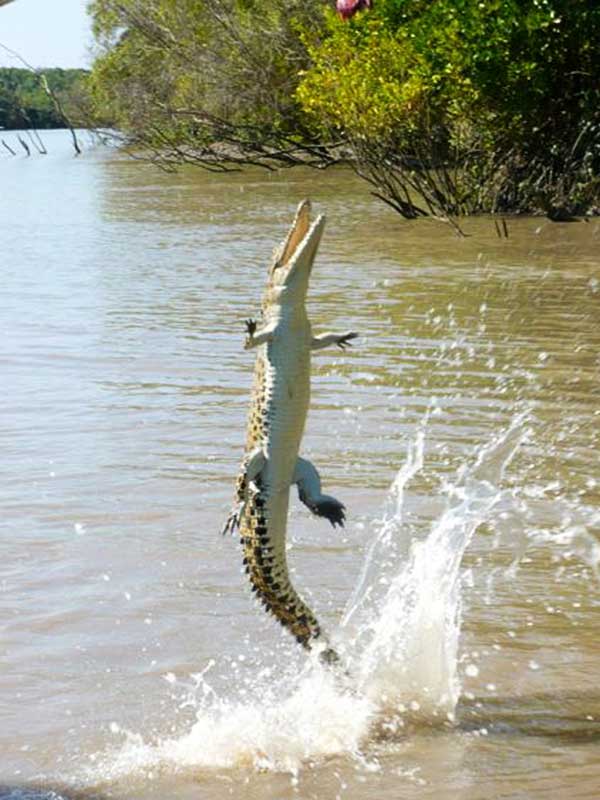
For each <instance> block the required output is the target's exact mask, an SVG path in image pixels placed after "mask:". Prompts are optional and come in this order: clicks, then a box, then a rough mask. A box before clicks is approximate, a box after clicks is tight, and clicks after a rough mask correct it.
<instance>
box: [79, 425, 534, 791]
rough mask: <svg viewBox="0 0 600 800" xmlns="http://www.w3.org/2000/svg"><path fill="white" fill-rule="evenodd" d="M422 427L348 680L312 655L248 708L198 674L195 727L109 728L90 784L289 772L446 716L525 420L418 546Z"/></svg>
mask: <svg viewBox="0 0 600 800" xmlns="http://www.w3.org/2000/svg"><path fill="white" fill-rule="evenodd" d="M427 419H428V418H427V417H426V418H425V420H424V422H423V425H422V426H421V429H420V430H419V431H418V433H417V435H416V437H415V440H414V442H412V443H411V445H410V447H409V449H408V454H407V458H406V461H405V463H404V465H403V466H402V468H401V469H400V470H399V472H398V474H397V476H396V478H395V480H394V483H393V485H392V488H391V492H390V499H389V508H388V510H387V512H386V515H385V517H384V518H383V520H382V521H381V523H380V524H379V531H378V533H377V535H376V536H375V538H374V540H373V543H372V545H371V547H370V548H369V551H368V553H367V557H366V561H365V566H364V569H363V573H362V576H361V578H360V580H359V581H358V584H357V588H356V590H355V592H354V594H353V596H352V598H351V600H350V602H349V604H348V609H347V611H346V613H345V615H344V618H343V620H342V624H341V626H340V629H339V631H338V635H337V639H338V640H339V642H336V646H337V645H339V647H340V650H341V652H342V653H343V655H344V657H345V659H346V662H347V664H348V673H347V674H346V675H344V676H340V675H339V674H338V675H336V674H334V673H333V672H332V671H330V670H329V669H327V668H324V667H322V666H321V665H320V663H319V660H318V658H316V657H315V658H314V659H309V660H308V662H307V664H306V667H305V669H304V671H303V672H302V673H301V674H300V675H297V674H294V673H293V672H292V671H291V669H290V670H289V671H288V673H286V672H285V668H279V667H278V676H279V677H278V680H277V682H276V684H275V685H274V684H273V679H272V677H271V676H269V677H268V678H267V677H265V676H263V677H262V678H261V677H254V678H253V679H252V680H251V682H252V685H251V686H248V687H246V688H247V689H248V691H247V693H246V698H247V697H252V698H253V700H248V699H244V700H243V701H238V702H234V701H232V700H231V698H227V697H222V696H219V694H218V693H217V692H216V691H215V690H213V689H212V687H211V686H210V684H209V682H208V676H207V674H206V671H205V672H204V673H202V674H200V675H198V676H196V686H195V691H194V692H193V699H192V701H191V702H193V704H194V707H195V709H196V722H195V723H194V724H193V726H192V727H191V729H190V730H189V731H188V732H187V733H185V734H184V735H182V736H178V737H175V738H167V739H160V740H157V741H155V742H148V741H146V740H145V739H144V738H143V737H142V736H140V735H138V734H132V733H130V732H126V731H122V730H120V729H118V727H117V726H114V730H113V733H115V734H117V735H119V736H120V737H122V738H121V744H120V746H119V747H118V749H117V750H116V752H112V753H109V754H104V755H102V756H101V757H100V758H98V759H97V760H96V763H95V765H94V768H93V770H92V773H93V778H94V780H95V781H98V779H100V780H102V781H114V780H118V779H119V778H122V777H125V776H130V775H132V774H136V773H138V774H141V775H143V776H145V777H148V776H149V775H153V774H155V773H156V772H157V771H165V770H167V771H177V770H185V769H190V768H202V767H204V768H215V767H235V766H237V767H239V766H250V767H253V768H256V769H267V770H282V771H287V772H290V773H292V774H294V773H296V772H297V771H298V770H299V769H300V767H301V766H302V764H303V763H306V761H308V760H319V759H321V758H324V757H327V756H330V755H334V754H342V753H343V754H346V755H357V756H358V754H359V753H360V752H361V748H362V747H363V746H364V743H365V742H366V741H368V739H369V735H370V731H372V730H373V727H374V724H375V723H381V720H382V719H384V718H386V717H388V718H389V717H393V715H397V714H398V713H400V714H403V713H409V714H415V713H417V714H418V715H421V716H422V715H425V716H426V717H427V718H428V719H431V718H433V719H440V717H441V718H442V719H444V720H446V719H447V718H448V717H449V718H452V715H453V712H454V709H455V706H456V703H457V700H458V696H459V690H460V686H459V681H458V676H457V650H458V640H459V633H460V622H461V578H460V564H461V559H462V556H463V554H464V551H465V549H466V548H467V546H468V544H469V542H470V540H471V538H472V536H473V534H474V532H475V530H476V529H477V527H478V526H479V525H480V524H481V523H482V522H484V521H485V520H487V519H488V518H489V516H490V515H491V514H492V512H493V510H494V508H495V507H496V506H497V504H498V503H499V502H500V500H501V499H502V498H503V496H504V491H503V490H502V488H500V484H501V482H502V477H503V473H504V470H505V469H506V466H507V465H508V463H509V462H510V460H511V459H512V458H513V456H514V454H515V453H516V451H517V449H518V448H519V445H520V444H521V442H522V441H523V438H524V436H525V422H526V420H525V417H524V416H520V417H518V418H516V419H515V420H514V422H513V423H512V424H511V425H510V426H509V427H508V428H507V429H506V430H505V431H504V432H502V433H501V434H499V435H498V436H497V437H496V438H495V439H494V440H493V441H491V442H490V443H489V444H488V445H487V446H486V447H484V448H483V449H482V450H481V452H480V454H479V456H478V457H477V459H476V461H475V463H474V465H472V466H471V467H465V468H462V469H461V470H460V472H459V474H458V475H457V476H456V478H455V479H454V481H451V482H447V483H446V484H445V486H444V487H443V494H444V497H445V507H444V509H443V511H442V512H441V513H440V514H439V516H438V517H437V519H435V520H434V522H433V523H432V526H431V529H430V532H429V534H428V535H427V536H426V537H425V538H418V537H417V536H416V535H415V532H414V530H413V527H412V525H411V523H410V521H409V520H407V519H406V514H405V494H406V488H407V486H408V484H409V483H410V482H411V481H412V480H413V479H414V478H415V477H416V476H417V475H418V474H419V472H420V471H422V470H423V464H424V453H425V441H426V435H425V434H426V427H427ZM189 703H190V700H189V699H188V701H187V704H188V705H189ZM88 777H91V776H88Z"/></svg>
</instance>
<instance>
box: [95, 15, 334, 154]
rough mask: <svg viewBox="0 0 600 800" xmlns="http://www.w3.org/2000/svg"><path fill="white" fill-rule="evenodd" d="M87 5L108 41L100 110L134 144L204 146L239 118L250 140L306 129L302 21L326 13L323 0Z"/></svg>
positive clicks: (241, 132)
mask: <svg viewBox="0 0 600 800" xmlns="http://www.w3.org/2000/svg"><path fill="white" fill-rule="evenodd" d="M89 10H90V12H91V14H92V17H93V21H94V32H95V35H96V37H97V39H98V41H99V43H100V45H101V46H102V49H103V52H102V54H101V55H100V57H99V58H98V59H97V60H96V62H95V65H94V69H93V74H92V80H91V91H92V97H93V99H94V102H95V105H96V108H97V109H100V110H104V111H106V110H107V109H108V110H109V113H110V116H112V118H113V119H114V122H115V123H116V125H117V126H118V127H119V128H120V129H121V130H122V131H124V132H126V133H127V134H129V135H130V136H132V137H133V138H135V139H136V140H137V141H138V142H140V143H142V144H144V145H147V146H149V147H155V148H159V147H161V146H165V145H166V144H169V145H170V146H171V147H195V148H198V147H202V146H205V145H208V144H209V143H210V142H214V141H215V138H216V137H217V136H218V137H221V138H224V137H226V133H227V131H229V132H231V131H232V127H233V126H235V127H236V130H235V138H236V141H238V142H241V143H242V144H247V145H248V146H249V147H250V146H251V145H252V142H253V141H255V140H256V138H257V135H261V136H265V135H272V134H273V132H275V133H277V132H280V133H284V134H286V135H289V136H295V135H296V134H298V133H299V132H302V130H303V127H304V126H303V121H302V114H301V113H300V110H299V105H298V102H297V100H296V99H295V89H296V86H297V84H298V80H299V77H298V75H299V72H300V71H301V69H303V68H305V67H307V66H308V60H307V54H306V50H305V48H304V46H303V44H302V43H301V41H300V37H299V35H298V33H297V28H298V27H299V26H302V27H306V26H308V25H310V24H311V17H312V18H319V17H320V11H321V9H320V4H319V2H318V0H308V2H307V1H306V0H290V2H287V1H285V0H269V2H267V3H264V4H259V3H258V2H256V0H178V2H175V0H120V2H119V3H116V2H113V1H112V0H94V1H93V2H91V3H90V5H89ZM257 132H258V133H257Z"/></svg>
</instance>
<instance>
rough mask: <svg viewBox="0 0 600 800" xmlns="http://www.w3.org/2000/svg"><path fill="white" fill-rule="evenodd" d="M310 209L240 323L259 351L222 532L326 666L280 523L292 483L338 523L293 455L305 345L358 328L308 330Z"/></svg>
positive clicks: (317, 482)
mask: <svg viewBox="0 0 600 800" xmlns="http://www.w3.org/2000/svg"><path fill="white" fill-rule="evenodd" d="M310 212H311V206H310V202H309V201H308V200H304V201H303V202H302V203H300V205H299V206H298V209H297V211H296V215H295V217H294V221H293V223H292V225H291V227H290V229H289V232H288V234H287V236H286V238H285V239H284V241H283V242H282V244H281V245H280V246H279V248H277V249H276V250H275V253H274V256H273V260H272V263H271V265H270V267H269V272H268V281H267V288H266V292H265V294H264V297H263V302H262V311H261V318H260V321H259V323H257V322H256V321H255V320H253V319H248V320H246V338H245V343H244V347H245V349H246V350H249V349H252V348H258V350H257V356H256V364H255V369H254V384H253V389H252V399H251V404H250V411H249V415H248V428H247V437H246V447H245V451H244V457H243V460H242V465H241V469H240V472H239V475H238V479H237V483H236V495H235V500H234V506H233V510H232V512H231V514H230V515H229V517H228V518H227V521H226V523H225V525H224V528H223V531H222V532H223V533H224V534H225V533H227V532H231V533H234V532H235V530H236V529H238V530H239V534H240V541H241V544H242V547H243V552H244V558H243V564H244V567H245V570H246V573H247V574H248V577H249V579H250V584H251V588H252V591H253V592H255V593H256V595H257V597H258V599H259V601H260V602H261V604H262V605H263V606H264V608H265V609H266V610H267V611H268V612H270V613H272V614H273V615H274V616H275V617H276V619H277V620H279V622H280V623H281V624H282V625H283V627H284V628H286V629H287V630H288V631H290V632H291V633H292V635H293V636H295V638H296V640H297V641H298V642H299V643H300V644H301V645H302V646H303V647H304V648H306V649H307V650H312V649H313V648H314V649H316V650H318V651H319V655H320V658H321V660H323V661H325V662H328V663H331V662H335V661H337V660H338V656H337V654H336V652H335V651H334V650H333V648H332V647H331V646H330V645H329V642H328V640H327V637H326V636H325V635H324V634H323V631H322V628H321V626H320V624H319V622H318V621H317V618H316V617H315V615H314V613H313V612H312V611H311V609H310V608H309V607H308V605H307V604H306V603H305V602H304V600H302V598H301V597H300V596H299V595H298V593H297V592H296V590H295V589H294V587H293V585H292V582H291V580H290V577H289V573H288V568H287V561H286V526H287V516H288V505H289V494H290V488H291V486H292V485H295V486H296V487H297V490H298V496H299V498H300V500H301V502H302V503H304V505H306V506H307V507H308V508H309V509H310V511H311V512H312V513H313V514H315V515H316V516H319V517H324V518H325V519H327V520H329V522H330V523H331V524H332V525H333V527H334V528H335V526H336V525H339V526H340V527H343V525H344V520H345V506H344V505H342V503H340V501H339V500H336V499H335V498H334V497H331V496H330V495H326V494H322V492H321V479H320V476H319V473H318V471H317V469H316V468H315V466H314V465H313V464H312V463H311V462H310V461H308V460H307V459H305V458H302V457H300V456H299V454H298V453H299V448H300V442H301V440H302V434H303V432H304V426H305V422H306V415H307V412H308V406H309V401H310V355H311V351H312V350H320V349H321V348H323V347H327V346H328V345H332V344H335V345H337V346H338V347H340V348H342V349H344V348H345V347H346V346H349V345H350V342H351V340H352V339H355V338H356V336H357V335H358V334H357V333H355V332H354V331H346V332H344V333H324V334H321V335H320V336H313V335H312V331H311V324H310V321H309V319H308V316H307V313H306V307H305V300H306V294H307V290H308V284H309V279H310V274H311V270H312V265H313V261H314V259H315V255H316V253H317V249H318V246H319V242H320V240H321V236H322V234H323V229H324V226H325V217H324V216H323V215H321V216H319V217H317V219H315V220H314V222H311V218H310ZM317 643H318V646H317Z"/></svg>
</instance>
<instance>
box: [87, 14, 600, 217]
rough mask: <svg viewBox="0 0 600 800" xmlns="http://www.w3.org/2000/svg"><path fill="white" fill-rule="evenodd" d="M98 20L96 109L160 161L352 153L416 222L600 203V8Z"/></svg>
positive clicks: (322, 160)
mask: <svg viewBox="0 0 600 800" xmlns="http://www.w3.org/2000/svg"><path fill="white" fill-rule="evenodd" d="M89 9H90V11H91V14H92V17H93V23H94V32H95V35H96V38H97V41H98V43H99V46H100V50H101V54H100V55H99V57H98V59H97V60H96V63H95V65H94V69H93V73H92V76H91V80H90V87H91V94H92V98H93V101H94V104H95V107H96V109H97V111H98V113H101V114H102V115H103V116H104V117H105V118H107V119H108V120H109V121H112V122H113V123H114V124H115V125H116V126H117V127H119V128H120V129H121V130H122V131H123V132H125V133H126V134H127V135H128V137H129V138H130V140H134V141H135V142H136V143H137V144H139V145H140V146H141V147H142V148H147V149H149V150H150V151H151V152H152V155H153V157H154V158H158V159H159V160H162V161H163V163H164V162H170V163H181V162H185V161H192V162H194V163H200V164H204V165H207V164H208V165H211V166H214V165H216V164H219V163H222V162H231V161H232V160H234V161H235V160H237V161H238V162H239V163H257V162H260V163H263V164H264V163H265V161H266V160H268V159H269V158H273V157H274V154H275V153H276V154H277V158H279V159H283V160H284V159H285V158H286V155H285V154H286V153H289V152H291V151H292V150H295V151H300V152H301V153H302V154H303V155H302V157H304V158H307V157H308V158H309V159H312V160H313V161H314V162H316V163H318V164H321V165H322V164H326V163H331V162H332V161H333V160H335V159H346V160H348V161H349V163H350V164H351V165H352V166H353V167H354V168H355V169H356V171H357V172H358V173H359V174H360V175H362V176H363V177H364V178H366V180H368V181H369V182H370V183H371V184H372V185H373V186H374V190H375V193H376V194H377V195H378V196H380V197H381V198H382V199H384V200H385V201H386V202H389V203H391V204H392V205H393V206H394V207H395V208H396V209H397V210H398V211H400V213H402V214H405V215H406V216H415V215H417V214H421V213H431V214H438V215H445V216H451V215H458V214H463V213H472V212H476V211H497V210H519V211H535V210H538V211H539V210H543V211H545V212H546V213H548V214H549V215H551V216H552V215H553V214H554V215H555V216H560V214H566V215H568V214H570V213H581V212H582V211H585V210H586V209H589V208H590V207H593V206H594V205H595V204H596V205H599V204H600V201H599V199H598V191H599V181H598V174H599V172H600V116H599V111H598V109H599V108H600V102H599V101H600V4H599V3H593V2H590V0H485V2H482V0H375V4H374V8H373V9H371V10H369V11H363V12H361V13H359V14H357V15H356V16H355V17H353V18H352V19H351V20H350V21H349V22H342V21H341V20H340V19H339V18H338V17H337V16H336V14H335V13H334V11H333V10H332V9H331V8H330V7H329V6H327V4H326V2H325V0H262V2H261V3H259V2H258V0H92V2H90V4H89ZM299 160H302V158H300V159H299ZM292 162H293V159H292V158H290V163H292Z"/></svg>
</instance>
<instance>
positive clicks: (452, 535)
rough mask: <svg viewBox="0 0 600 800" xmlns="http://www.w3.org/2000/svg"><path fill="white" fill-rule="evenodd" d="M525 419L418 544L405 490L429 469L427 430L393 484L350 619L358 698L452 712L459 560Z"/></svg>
mask: <svg viewBox="0 0 600 800" xmlns="http://www.w3.org/2000/svg"><path fill="white" fill-rule="evenodd" d="M525 419H526V418H525V416H524V415H521V416H519V417H517V418H516V419H515V420H514V422H513V423H512V425H511V426H510V427H509V428H508V429H507V430H506V431H504V432H503V433H501V434H499V435H498V436H497V437H496V438H495V439H494V440H492V441H491V442H490V443H489V444H488V445H487V446H486V447H484V448H483V449H482V450H481V452H480V454H479V456H478V458H477V460H476V462H475V464H474V466H472V467H471V468H466V467H464V468H462V469H461V470H460V472H459V474H458V475H457V476H456V480H455V481H454V482H448V483H446V485H445V486H444V489H443V493H444V495H445V498H446V503H445V508H444V510H443V511H442V513H441V514H440V515H439V517H438V518H437V519H436V520H435V521H434V523H433V525H432V528H431V531H430V533H429V535H428V536H427V537H426V538H425V539H422V538H417V537H416V536H414V535H413V533H412V531H411V525H410V523H408V524H407V522H406V521H405V520H404V492H405V487H406V484H407V482H408V481H409V480H410V479H412V478H413V477H414V476H415V475H416V474H417V472H418V471H419V470H420V469H421V468H422V466H423V454H424V435H423V432H422V431H421V432H420V433H419V435H418V436H417V438H416V440H415V442H414V444H413V446H412V448H411V451H410V452H409V456H408V458H407V461H406V463H405V465H404V467H403V468H402V469H401V470H400V472H399V473H398V476H397V477H396V480H395V481H394V484H393V486H392V491H391V511H390V512H388V515H387V516H386V518H385V519H384V521H383V524H382V527H381V532H380V533H379V536H378V537H377V538H376V540H375V542H374V544H373V545H372V547H371V550H370V552H369V555H368V559H367V563H366V565H365V570H364V573H363V581H362V587H361V589H360V591H359V592H358V594H356V595H355V596H354V598H353V599H352V601H351V603H350V605H349V608H348V610H347V612H346V615H345V617H344V621H343V625H344V626H346V627H350V626H352V627H353V628H354V630H355V634H354V637H353V652H354V658H353V660H354V662H355V664H356V668H357V673H358V675H359V681H358V685H359V687H360V690H361V691H362V692H364V693H365V694H366V695H367V696H368V697H371V698H374V699H377V701H378V702H379V703H380V704H383V705H385V706H386V707H387V708H388V710H393V709H395V710H400V711H403V710H406V709H409V710H412V711H413V712H419V715H425V716H428V717H429V716H434V717H435V716H438V715H439V714H445V715H447V716H449V717H450V718H451V717H452V715H453V713H454V709H455V707H456V703H457V701H458V697H459V692H460V685H459V681H458V677H457V663H458V659H457V653H458V640H459V634H460V624H461V577H460V565H461V560H462V557H463V554H464V552H465V550H466V548H467V546H468V544H469V542H470V541H471V538H472V536H473V534H474V532H475V531H476V529H477V527H478V526H479V525H480V524H481V523H483V522H485V521H486V520H487V519H488V518H489V516H490V514H491V513H492V511H493V509H494V508H495V507H496V506H497V505H498V504H499V503H500V501H501V500H502V499H503V497H504V492H503V490H502V489H501V488H499V486H500V483H501V481H502V476H503V473H504V470H505V469H506V466H507V465H508V464H509V462H510V461H511V459H512V458H513V456H514V455H515V453H516V451H517V450H518V448H519V446H520V444H521V443H522V441H523V439H524V437H525V429H524V428H525ZM405 551H408V555H407V556H406V557H403V556H404V552H405ZM369 574H370V575H371V578H370V579H366V578H365V577H364V576H366V575H369Z"/></svg>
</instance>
